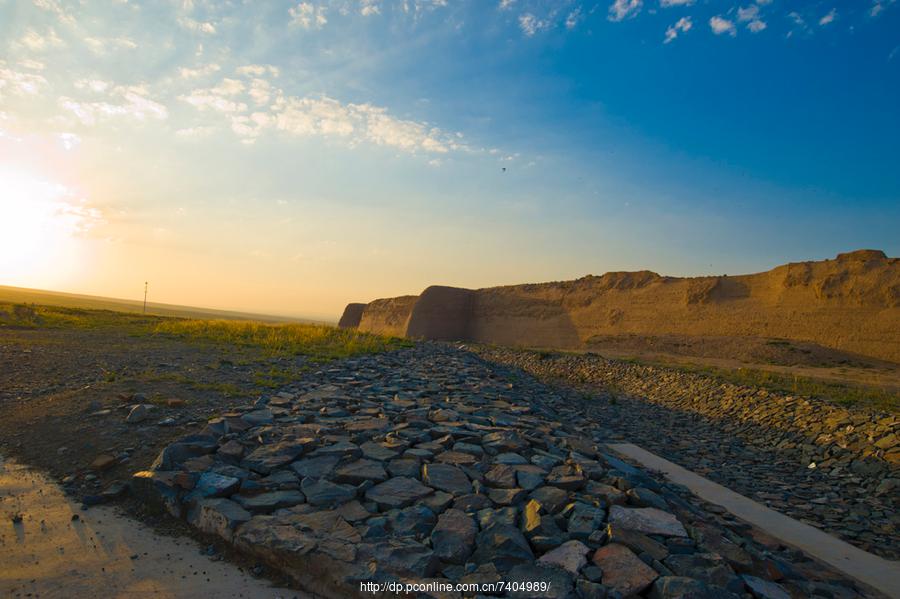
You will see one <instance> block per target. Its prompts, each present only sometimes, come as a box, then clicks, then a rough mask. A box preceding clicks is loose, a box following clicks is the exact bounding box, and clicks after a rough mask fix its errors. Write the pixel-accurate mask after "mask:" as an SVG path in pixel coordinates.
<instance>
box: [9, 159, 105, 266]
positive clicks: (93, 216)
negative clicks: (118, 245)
mask: <svg viewBox="0 0 900 599" xmlns="http://www.w3.org/2000/svg"><path fill="white" fill-rule="evenodd" d="M100 220H101V215H100V213H99V211H97V210H96V209H93V208H90V207H88V206H86V205H85V204H84V201H83V200H80V199H79V198H77V196H76V195H75V194H74V192H73V191H72V190H70V189H68V188H67V187H65V186H63V185H60V184H59V183H55V182H53V181H49V180H46V179H44V178H42V177H40V176H39V175H36V174H34V173H28V172H22V171H11V170H6V169H0V278H2V279H3V280H5V281H27V280H29V279H31V278H33V277H35V276H37V275H38V274H40V275H43V276H45V277H47V276H50V277H56V276H59V275H61V274H64V272H63V271H65V270H66V268H67V265H68V264H71V258H73V257H74V256H72V253H75V252H77V251H78V248H77V246H78V244H77V243H74V242H73V238H74V237H75V236H77V235H78V234H80V233H84V232H86V231H87V230H88V229H90V228H91V227H93V226H94V225H95V224H97V223H98V222H100Z"/></svg>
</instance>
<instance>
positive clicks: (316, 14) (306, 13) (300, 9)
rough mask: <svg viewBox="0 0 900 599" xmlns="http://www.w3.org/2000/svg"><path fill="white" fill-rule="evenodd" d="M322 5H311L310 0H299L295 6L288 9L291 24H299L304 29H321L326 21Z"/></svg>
mask: <svg viewBox="0 0 900 599" xmlns="http://www.w3.org/2000/svg"><path fill="white" fill-rule="evenodd" d="M325 13H326V9H325V7H324V6H313V4H312V3H311V2H301V3H300V4H298V5H297V6H294V7H291V8H290V9H288V14H289V15H290V16H291V25H299V26H300V27H303V28H304V29H312V28H316V29H321V28H322V27H324V26H325V24H326V23H328V19H327V18H326V17H325Z"/></svg>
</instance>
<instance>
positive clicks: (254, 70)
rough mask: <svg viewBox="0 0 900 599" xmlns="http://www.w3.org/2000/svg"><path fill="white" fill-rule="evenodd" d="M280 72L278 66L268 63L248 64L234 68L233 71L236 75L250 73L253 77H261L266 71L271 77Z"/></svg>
mask: <svg viewBox="0 0 900 599" xmlns="http://www.w3.org/2000/svg"><path fill="white" fill-rule="evenodd" d="M280 72H281V71H279V69H278V67H275V66H272V65H270V64H248V65H244V66H242V67H238V68H237V69H235V73H237V74H238V75H252V76H254V77H261V76H263V75H265V74H266V73H268V74H270V75H272V76H273V77H278V75H279V73H280Z"/></svg>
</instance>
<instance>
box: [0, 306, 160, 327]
mask: <svg viewBox="0 0 900 599" xmlns="http://www.w3.org/2000/svg"><path fill="white" fill-rule="evenodd" d="M160 320H162V319H161V318H160V317H158V316H145V315H143V314H132V313H128V312H113V311H111V310H88V309H84V308H66V307H63V306H42V305H38V304H13V303H9V302H0V327H8V328H17V329H99V328H125V329H128V330H129V331H131V332H135V333H140V332H146V331H150V330H152V327H154V326H155V325H156V324H157V323H158V322H159V321H160Z"/></svg>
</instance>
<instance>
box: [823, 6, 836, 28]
mask: <svg viewBox="0 0 900 599" xmlns="http://www.w3.org/2000/svg"><path fill="white" fill-rule="evenodd" d="M836 18H837V9H836V8H832V9H831V10H829V11H828V12H827V13H826V14H825V15H824V16H823V17H822V18H821V19H819V25H828V24H829V23H833V22H834V20H835V19H836Z"/></svg>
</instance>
